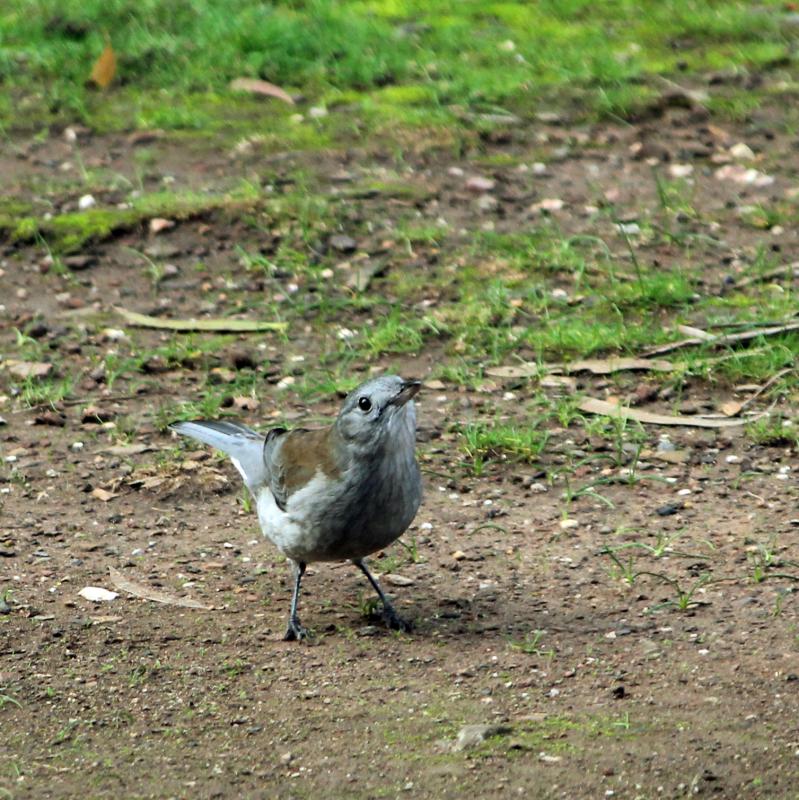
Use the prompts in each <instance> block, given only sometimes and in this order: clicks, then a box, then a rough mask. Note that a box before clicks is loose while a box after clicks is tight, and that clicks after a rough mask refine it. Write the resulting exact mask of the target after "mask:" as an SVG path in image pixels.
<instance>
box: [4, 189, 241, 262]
mask: <svg viewBox="0 0 799 800" xmlns="http://www.w3.org/2000/svg"><path fill="white" fill-rule="evenodd" d="M247 200H249V201H250V202H251V201H252V198H238V200H237V198H236V197H235V196H233V195H231V196H225V195H205V194H199V193H193V192H183V193H176V192H156V193H153V194H146V195H142V196H139V197H134V198H132V199H131V201H130V203H129V204H128V207H126V208H90V209H87V210H85V211H72V212H67V213H63V214H56V215H54V216H52V217H49V218H45V217H33V216H27V217H21V218H16V219H5V220H4V218H2V217H0V230H2V231H4V232H6V233H8V234H9V236H10V238H11V239H12V240H15V241H44V242H45V243H46V245H47V247H48V248H51V249H52V252H53V253H72V252H76V251H79V250H81V249H82V248H84V247H85V246H86V245H87V244H89V243H90V242H99V241H103V240H105V239H108V238H109V237H111V236H113V235H115V234H117V233H119V232H122V231H125V230H130V229H132V228H135V227H136V226H137V225H139V224H141V223H142V222H143V221H145V220H147V219H151V218H152V217H159V216H161V217H164V216H165V217H169V218H171V219H189V218H191V217H193V216H196V215H197V214H200V213H204V212H207V211H211V210H214V209H218V208H222V207H225V206H229V205H230V204H231V203H233V202H242V201H247Z"/></svg>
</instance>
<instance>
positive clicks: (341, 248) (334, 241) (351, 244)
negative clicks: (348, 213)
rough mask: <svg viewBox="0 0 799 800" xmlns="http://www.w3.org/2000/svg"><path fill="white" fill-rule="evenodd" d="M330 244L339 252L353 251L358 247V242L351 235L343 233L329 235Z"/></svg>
mask: <svg viewBox="0 0 799 800" xmlns="http://www.w3.org/2000/svg"><path fill="white" fill-rule="evenodd" d="M330 246H331V247H332V248H333V249H334V250H336V251H338V252H339V253H353V252H355V250H357V249H358V243H357V242H356V241H355V239H353V238H352V236H347V235H346V234H345V233H337V234H335V236H331V237H330Z"/></svg>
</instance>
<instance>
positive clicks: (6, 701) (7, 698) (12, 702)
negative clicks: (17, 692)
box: [0, 693, 22, 711]
mask: <svg viewBox="0 0 799 800" xmlns="http://www.w3.org/2000/svg"><path fill="white" fill-rule="evenodd" d="M6 706H16V707H17V708H22V703H20V702H19V700H17V699H16V697H12V696H11V695H10V694H2V693H0V711H2V710H3V709H4V708H5V707H6Z"/></svg>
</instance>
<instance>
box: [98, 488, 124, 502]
mask: <svg viewBox="0 0 799 800" xmlns="http://www.w3.org/2000/svg"><path fill="white" fill-rule="evenodd" d="M92 497H96V498H97V499H98V500H102V501H103V502H104V503H107V502H108V501H109V500H113V499H114V498H115V497H119V495H118V494H115V493H114V492H109V491H108V489H101V488H100V487H99V486H98V487H96V488H95V489H92Z"/></svg>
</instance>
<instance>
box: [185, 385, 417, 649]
mask: <svg viewBox="0 0 799 800" xmlns="http://www.w3.org/2000/svg"><path fill="white" fill-rule="evenodd" d="M419 386H420V383H419V381H416V380H403V379H402V378H400V377H398V376H396V375H383V376H380V377H378V378H373V379H372V380H369V381H366V382H365V383H363V384H361V385H360V386H359V387H358V388H357V389H355V390H354V391H353V392H351V393H350V394H349V395H348V396H347V398H346V399H345V400H344V404H343V405H342V407H341V411H340V412H339V415H338V417H337V419H336V421H335V422H334V423H333V424H332V425H330V426H329V427H327V428H322V429H320V430H307V429H304V428H297V429H294V430H291V431H287V430H286V429H285V428H273V429H272V430H270V431H269V432H268V433H267V434H266V435H263V434H261V433H258V432H256V431H254V430H252V429H251V428H248V427H246V426H245V425H239V424H238V423H235V422H215V421H210V420H197V421H194V422H175V423H173V424H172V425H170V426H169V427H170V428H171V429H172V430H174V431H177V433H180V434H183V435H184V436H189V437H191V438H192V439H196V440H198V441H200V442H204V443H205V444H209V445H211V446H212V447H216V448H217V449H218V450H221V451H223V452H224V453H227V454H228V455H229V456H230V459H231V461H232V462H233V464H234V465H235V467H236V469H237V470H238V471H239V472H240V473H241V476H242V478H243V479H244V483H245V484H246V485H247V488H248V489H249V490H250V492H251V493H252V496H253V498H254V499H255V504H256V508H257V510H258V520H259V522H260V523H261V529H262V531H263V533H264V536H266V538H267V539H269V540H270V541H271V542H272V543H273V544H275V546H276V547H277V548H278V550H280V552H281V553H283V554H284V555H286V556H287V557H288V558H289V560H290V561H291V562H292V564H293V567H294V593H293V596H292V599H291V612H290V614H289V623H288V628H287V629H286V634H285V636H284V639H286V640H292V639H304V638H306V637H307V636H308V631H307V630H306V629H305V628H303V627H302V625H300V620H299V617H298V616H297V604H298V602H299V597H300V583H301V581H302V576H303V574H304V573H305V568H306V565H307V564H308V563H310V562H312V561H339V560H350V561H352V563H353V564H355V566H356V567H358V568H359V569H360V570H361V571H362V572H363V573H364V575H366V577H367V578H368V579H369V582H370V583H371V584H372V586H373V587H374V589H375V591H376V592H377V594H378V597H379V598H380V600H381V602H382V604H383V618H384V620H385V621H386V623H387V624H388V626H389V627H390V628H393V629H395V630H401V631H408V630H410V624H409V623H408V622H406V621H405V620H403V619H402V618H401V617H400V616H399V615H398V614H397V612H396V611H395V610H394V607H393V606H392V605H391V602H390V601H389V599H388V597H386V595H385V594H384V592H383V590H382V589H381V588H380V584H379V583H378V582H377V580H376V579H375V577H374V576H373V575H372V573H371V572H369V569H368V568H367V566H366V563H365V562H364V557H365V556H368V555H369V554H370V553H374V552H377V551H378V550H381V549H383V548H384V547H387V546H388V545H389V544H391V543H392V542H393V541H394V540H396V539H397V538H399V537H400V536H401V535H402V534H403V533H404V532H405V530H406V529H407V528H408V526H409V525H410V524H411V522H412V521H413V518H414V517H415V516H416V512H417V510H418V508H419V504H420V503H421V500H422V479H421V475H420V472H419V465H418V464H417V463H416V455H415V446H416V410H415V408H414V403H413V397H414V396H415V395H416V393H417V392H418V391H419Z"/></svg>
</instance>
